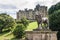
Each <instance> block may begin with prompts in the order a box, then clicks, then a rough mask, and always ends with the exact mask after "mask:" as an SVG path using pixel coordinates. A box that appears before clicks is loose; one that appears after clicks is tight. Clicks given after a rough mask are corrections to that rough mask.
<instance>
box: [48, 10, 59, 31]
mask: <svg viewBox="0 0 60 40" xmlns="http://www.w3.org/2000/svg"><path fill="white" fill-rule="evenodd" d="M49 20H50V21H49V23H50V28H51V29H52V30H55V31H59V30H60V10H58V11H55V12H54V14H51V15H50V16H49Z"/></svg>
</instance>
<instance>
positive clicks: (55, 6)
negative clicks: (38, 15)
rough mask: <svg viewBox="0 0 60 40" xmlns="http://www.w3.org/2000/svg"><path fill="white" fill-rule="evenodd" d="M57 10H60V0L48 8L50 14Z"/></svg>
mask: <svg viewBox="0 0 60 40" xmlns="http://www.w3.org/2000/svg"><path fill="white" fill-rule="evenodd" d="M56 10H60V2H58V3H57V4H55V5H52V6H51V7H50V8H49V10H48V13H49V15H50V14H53V13H54V11H56Z"/></svg>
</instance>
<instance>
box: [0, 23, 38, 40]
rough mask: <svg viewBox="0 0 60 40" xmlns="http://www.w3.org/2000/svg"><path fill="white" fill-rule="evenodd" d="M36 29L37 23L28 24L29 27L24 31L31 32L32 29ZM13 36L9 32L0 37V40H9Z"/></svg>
mask: <svg viewBox="0 0 60 40" xmlns="http://www.w3.org/2000/svg"><path fill="white" fill-rule="evenodd" d="M35 28H37V22H32V23H30V24H29V26H28V27H27V29H26V31H32V30H33V29H35ZM13 37H14V36H13V34H11V32H9V33H4V34H1V35H0V40H5V39H11V38H13Z"/></svg>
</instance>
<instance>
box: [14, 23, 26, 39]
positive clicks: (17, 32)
mask: <svg viewBox="0 0 60 40" xmlns="http://www.w3.org/2000/svg"><path fill="white" fill-rule="evenodd" d="M13 34H14V36H15V37H16V38H22V37H23V35H24V34H25V32H24V26H23V24H17V26H16V28H15V30H14V31H13Z"/></svg>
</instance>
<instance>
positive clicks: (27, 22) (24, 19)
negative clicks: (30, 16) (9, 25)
mask: <svg viewBox="0 0 60 40" xmlns="http://www.w3.org/2000/svg"><path fill="white" fill-rule="evenodd" d="M21 23H22V24H23V25H24V26H25V28H27V26H28V25H29V21H28V20H27V19H26V18H22V19H21Z"/></svg>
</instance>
